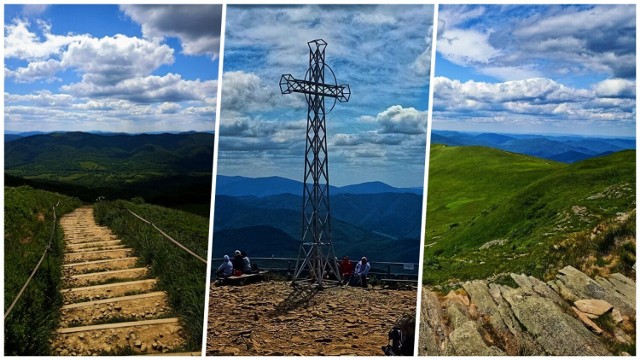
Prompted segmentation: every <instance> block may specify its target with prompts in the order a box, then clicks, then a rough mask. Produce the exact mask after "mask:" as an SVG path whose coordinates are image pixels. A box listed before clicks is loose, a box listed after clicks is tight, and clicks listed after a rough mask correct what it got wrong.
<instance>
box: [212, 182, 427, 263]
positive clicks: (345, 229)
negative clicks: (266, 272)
mask: <svg viewBox="0 0 640 360" xmlns="http://www.w3.org/2000/svg"><path fill="white" fill-rule="evenodd" d="M329 191H330V196H331V214H332V217H331V218H332V236H333V244H334V248H335V251H336V254H337V255H338V256H342V255H348V256H350V257H352V258H354V257H359V256H363V255H366V256H368V257H370V258H371V259H373V261H401V262H417V261H418V256H419V250H420V233H421V226H422V192H421V189H412V188H407V189H402V188H396V187H393V186H390V185H388V184H385V183H382V182H367V183H363V184H354V185H348V186H343V187H335V186H332V187H331V188H330V190H329ZM301 193H302V183H301V182H298V181H295V180H291V179H286V178H282V177H277V176H273V177H265V178H248V177H242V176H224V175H218V177H217V182H216V203H215V206H216V209H215V216H214V243H213V244H214V245H213V254H214V257H219V256H222V255H224V254H228V253H229V252H232V251H233V250H234V249H236V248H243V249H245V250H247V251H248V252H249V253H250V254H252V255H253V256H257V257H270V256H276V257H296V256H297V251H298V246H299V244H300V236H301V228H302V215H301V210H302V196H301Z"/></svg>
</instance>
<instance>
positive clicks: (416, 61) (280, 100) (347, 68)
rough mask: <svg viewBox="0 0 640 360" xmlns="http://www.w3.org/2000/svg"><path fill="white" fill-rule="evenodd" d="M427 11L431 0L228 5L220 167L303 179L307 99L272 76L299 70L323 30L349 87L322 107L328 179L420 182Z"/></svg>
mask: <svg viewBox="0 0 640 360" xmlns="http://www.w3.org/2000/svg"><path fill="white" fill-rule="evenodd" d="M432 19H433V5H424V6H422V5H419V6H415V5H410V6H409V5H399V6H393V5H381V6H257V7H255V6H241V5H240V6H238V5H231V6H228V8H227V20H226V33H225V52H224V56H225V59H224V72H223V78H222V99H221V101H222V103H221V114H220V115H221V116H220V131H219V135H220V140H219V141H220V146H219V160H218V173H220V174H223V175H242V176H250V177H261V176H282V177H287V178H291V179H296V180H302V175H303V174H302V173H303V164H304V160H303V159H304V158H303V156H304V147H305V132H306V128H305V127H306V102H305V101H304V96H303V95H301V94H289V95H281V94H280V89H279V87H278V81H279V80H280V76H281V75H282V74H286V73H290V74H292V75H293V76H294V77H298V78H302V77H304V74H305V72H306V70H307V67H308V47H307V42H308V41H310V40H313V39H318V38H322V39H324V40H325V41H326V42H327V43H328V46H327V48H326V62H327V64H329V65H330V66H331V67H332V68H333V70H334V71H335V74H336V77H337V83H339V84H340V83H348V84H349V85H350V86H351V92H352V95H351V99H350V101H349V102H348V103H338V104H337V105H336V107H335V109H334V110H333V111H332V112H331V113H330V114H328V115H327V129H328V130H327V132H328V146H329V166H330V170H329V171H330V178H331V183H332V184H333V185H346V184H354V183H360V182H367V181H383V182H386V183H388V184H391V185H394V186H401V187H406V186H422V184H423V178H424V155H425V143H426V127H427V108H428V95H429V70H430V56H431V46H430V44H431V33H432V32H431V30H432V22H433V20H432Z"/></svg>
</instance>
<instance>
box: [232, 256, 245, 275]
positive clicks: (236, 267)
mask: <svg viewBox="0 0 640 360" xmlns="http://www.w3.org/2000/svg"><path fill="white" fill-rule="evenodd" d="M231 262H232V263H233V274H234V275H235V276H240V275H242V273H243V271H242V268H243V261H242V253H241V252H240V250H236V251H235V252H234V253H233V260H231Z"/></svg>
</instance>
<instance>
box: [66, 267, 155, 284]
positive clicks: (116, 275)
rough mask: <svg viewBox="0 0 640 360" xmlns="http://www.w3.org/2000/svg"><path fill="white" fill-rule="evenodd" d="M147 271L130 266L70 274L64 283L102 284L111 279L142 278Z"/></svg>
mask: <svg viewBox="0 0 640 360" xmlns="http://www.w3.org/2000/svg"><path fill="white" fill-rule="evenodd" d="M148 273H149V269H147V268H146V267H139V268H130V269H123V270H111V271H101V272H94V273H87V274H79V275H71V276H68V277H66V278H65V285H66V286H67V287H68V288H73V287H81V286H91V285H102V284H105V283H109V282H113V280H116V281H117V280H125V279H129V280H134V279H136V280H143V279H144V277H145V276H147V274H148Z"/></svg>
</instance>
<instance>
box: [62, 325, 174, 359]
mask: <svg viewBox="0 0 640 360" xmlns="http://www.w3.org/2000/svg"><path fill="white" fill-rule="evenodd" d="M182 332H183V331H182V328H181V327H180V324H179V319H178V318H167V319H154V320H143V321H132V322H124V323H110V324H100V325H89V326H78V327H68V328H59V329H58V330H57V335H56V336H55V339H54V340H53V344H52V348H53V349H55V350H54V351H55V352H56V353H57V354H59V355H68V354H74V353H75V354H76V355H93V354H101V353H112V352H117V351H122V350H123V349H129V350H130V351H132V352H134V353H136V354H147V353H163V352H164V353H168V352H170V351H172V350H173V349H175V348H178V347H180V346H182V345H184V343H185V340H184V338H183V337H182Z"/></svg>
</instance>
